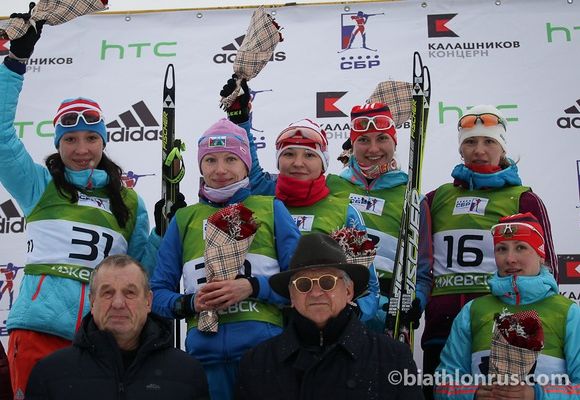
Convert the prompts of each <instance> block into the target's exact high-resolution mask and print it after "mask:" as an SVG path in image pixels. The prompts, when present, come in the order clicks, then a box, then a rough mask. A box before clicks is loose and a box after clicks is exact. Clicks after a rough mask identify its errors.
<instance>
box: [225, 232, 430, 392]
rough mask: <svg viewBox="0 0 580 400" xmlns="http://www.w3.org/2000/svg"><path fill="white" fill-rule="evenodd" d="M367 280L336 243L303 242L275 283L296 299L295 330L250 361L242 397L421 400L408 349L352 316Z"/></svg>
mask: <svg viewBox="0 0 580 400" xmlns="http://www.w3.org/2000/svg"><path fill="white" fill-rule="evenodd" d="M368 278H369V272H368V269H367V268H365V267H364V266H362V265H359V264H349V263H348V262H347V261H346V256H345V254H344V252H343V250H342V248H341V247H340V245H339V244H338V243H337V242H336V241H334V240H333V239H332V238H331V237H330V236H328V235H325V234H320V233H314V234H311V235H306V236H302V238H301V239H300V242H299V243H298V247H297V249H296V252H295V254H294V257H293V258H292V261H291V262H290V269H289V270H288V271H284V272H280V273H278V274H275V275H273V276H272V277H270V285H271V287H272V289H273V290H274V291H275V292H276V293H278V294H280V295H282V296H285V297H287V298H290V301H291V304H292V308H293V310H292V313H291V316H290V320H289V324H288V326H287V327H286V329H285V330H284V332H283V333H282V334H280V335H279V336H276V337H274V338H272V339H270V340H268V341H266V342H263V343H262V344H260V345H258V346H256V347H254V348H253V349H251V350H250V351H248V352H247V353H246V354H245V355H244V357H243V358H242V361H241V364H240V374H239V377H238V379H239V380H238V385H237V392H236V397H237V398H238V399H252V400H255V399H274V398H275V399H299V398H300V399H357V400H358V399H386V398H388V399H403V398H404V399H405V400H412V399H422V398H423V395H422V393H421V388H420V386H418V385H416V384H414V385H405V380H404V376H405V375H406V376H413V377H416V374H417V368H416V366H415V362H414V361H413V358H412V354H411V352H410V350H409V348H408V347H407V346H406V345H404V344H402V343H398V342H395V341H394V340H392V339H391V338H389V337H388V336H387V335H384V334H379V333H375V332H371V331H369V330H367V329H366V328H365V327H364V325H363V324H362V323H361V322H360V321H359V320H358V318H357V316H356V314H355V312H354V311H353V308H352V306H351V304H353V303H352V299H353V298H356V297H357V296H359V295H360V294H361V293H363V292H364V290H365V288H366V286H367V282H368ZM413 383H414V382H413Z"/></svg>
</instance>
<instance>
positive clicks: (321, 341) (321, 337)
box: [320, 331, 324, 347]
mask: <svg viewBox="0 0 580 400" xmlns="http://www.w3.org/2000/svg"><path fill="white" fill-rule="evenodd" d="M323 345H324V335H323V334H322V331H320V347H322V346H323Z"/></svg>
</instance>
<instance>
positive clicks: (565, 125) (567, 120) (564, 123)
mask: <svg viewBox="0 0 580 400" xmlns="http://www.w3.org/2000/svg"><path fill="white" fill-rule="evenodd" d="M564 113H566V114H571V115H572V116H570V117H560V118H558V120H557V121H556V125H558V127H559V128H562V129H570V128H576V129H580V99H578V100H576V103H575V104H574V105H573V106H572V107H568V108H566V109H564Z"/></svg>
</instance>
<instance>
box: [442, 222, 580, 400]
mask: <svg viewBox="0 0 580 400" xmlns="http://www.w3.org/2000/svg"><path fill="white" fill-rule="evenodd" d="M499 222H500V223H499V224H497V225H494V226H493V227H492V229H491V231H492V235H493V243H494V253H495V261H496V264H497V273H495V274H494V275H493V277H492V278H491V279H490V280H489V286H490V288H491V294H488V295H486V296H482V297H478V298H477V299H475V300H472V301H470V302H469V303H467V304H466V305H465V306H464V307H463V308H462V310H461V312H460V313H459V315H458V316H457V318H456V319H455V321H454V322H453V326H452V328H451V335H450V336H449V339H448V340H447V343H446V345H445V347H444V348H443V351H442V353H441V363H440V364H439V366H438V367H437V371H436V372H437V373H438V374H439V375H440V376H441V375H443V374H446V375H453V376H458V377H460V378H461V377H463V378H462V379H461V382H455V381H453V382H451V383H446V384H442V385H440V386H438V387H436V388H435V398H436V399H455V398H457V399H473V398H477V399H508V398H514V399H516V398H517V399H536V400H539V399H578V398H580V330H579V329H578V328H579V327H580V307H578V304H576V303H574V302H573V301H571V300H569V299H567V298H565V297H564V296H561V295H559V294H558V285H557V283H556V280H555V279H554V276H553V274H552V273H551V272H550V271H549V270H548V268H546V266H545V265H544V259H545V257H546V251H545V238H544V230H543V229H542V226H541V224H540V223H539V221H538V219H537V218H536V217H535V216H534V215H533V214H531V213H525V214H515V215H511V216H509V217H504V218H501V219H500V221H499ZM526 310H534V311H536V312H537V313H538V315H539V317H540V320H541V322H542V327H543V331H544V347H543V349H542V351H541V352H540V354H539V356H538V359H537V361H536V363H535V365H534V367H533V368H532V371H530V372H529V374H530V375H531V376H533V378H534V379H533V382H536V384H533V385H515V386H509V385H503V386H500V385H497V384H491V383H490V382H485V383H486V384H479V385H478V382H469V381H468V379H466V377H467V378H468V377H469V376H470V375H471V377H474V375H476V374H477V375H479V376H482V375H484V376H485V375H487V372H488V370H489V358H490V348H491V336H492V328H493V324H494V316H495V315H496V314H498V313H502V312H504V311H508V312H511V313H516V312H519V311H526ZM500 372H501V371H500ZM454 374H455V375H454ZM566 381H567V382H566Z"/></svg>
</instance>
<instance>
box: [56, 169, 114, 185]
mask: <svg viewBox="0 0 580 400" xmlns="http://www.w3.org/2000/svg"><path fill="white" fill-rule="evenodd" d="M64 175H65V178H66V180H67V181H69V182H70V183H72V184H73V185H74V186H75V187H78V188H81V189H89V190H90V189H99V188H102V187H105V186H107V184H108V183H109V175H108V174H107V173H106V172H105V171H103V170H102V169H93V168H88V169H83V170H82V171H73V170H72V169H69V168H67V167H65V168H64Z"/></svg>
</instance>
